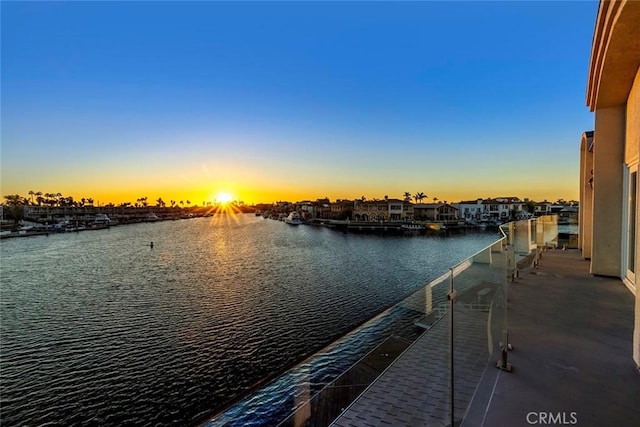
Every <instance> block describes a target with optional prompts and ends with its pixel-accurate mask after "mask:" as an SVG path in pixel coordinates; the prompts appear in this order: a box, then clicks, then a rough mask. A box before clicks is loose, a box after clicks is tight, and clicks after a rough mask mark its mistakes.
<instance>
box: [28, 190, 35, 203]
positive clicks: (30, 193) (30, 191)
mask: <svg viewBox="0 0 640 427" xmlns="http://www.w3.org/2000/svg"><path fill="white" fill-rule="evenodd" d="M34 194H36V193H35V191H33V190H29V196H30V197H31V204H33V195H34Z"/></svg>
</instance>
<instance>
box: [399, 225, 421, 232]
mask: <svg viewBox="0 0 640 427" xmlns="http://www.w3.org/2000/svg"><path fill="white" fill-rule="evenodd" d="M400 228H401V229H403V230H405V231H420V230H422V229H423V227H422V225H420V224H402V225H401V226H400Z"/></svg>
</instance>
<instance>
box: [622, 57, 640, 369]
mask: <svg viewBox="0 0 640 427" xmlns="http://www.w3.org/2000/svg"><path fill="white" fill-rule="evenodd" d="M626 142H627V144H626V147H625V154H624V157H625V163H626V164H627V165H628V166H634V165H635V166H636V167H638V166H639V163H640V68H638V71H637V72H636V77H635V79H634V81H633V86H632V87H631V91H630V92H629V98H628V99H627V133H626ZM639 173H640V171H639ZM638 184H639V185H637V186H636V204H637V205H638V206H636V215H637V217H636V250H635V255H636V260H635V263H636V264H635V270H634V271H635V283H634V285H635V292H636V316H635V327H634V329H633V343H634V345H633V359H634V360H635V362H636V364H638V365H640V271H638V270H640V236H639V235H640V232H639V231H638V230H640V183H638Z"/></svg>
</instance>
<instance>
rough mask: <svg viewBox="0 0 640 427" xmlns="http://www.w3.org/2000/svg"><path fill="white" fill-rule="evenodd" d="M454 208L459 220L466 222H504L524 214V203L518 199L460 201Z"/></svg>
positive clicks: (497, 198)
mask: <svg viewBox="0 0 640 427" xmlns="http://www.w3.org/2000/svg"><path fill="white" fill-rule="evenodd" d="M454 206H455V207H456V208H457V209H458V211H459V212H460V214H459V215H460V218H461V219H464V220H465V221H466V222H480V221H488V220H496V221H500V222H506V221H508V220H509V219H516V218H522V217H523V215H524V214H525V213H526V211H525V203H524V202H523V201H522V200H520V199H519V198H518V197H513V196H510V197H496V198H493V199H476V200H472V201H462V202H460V203H455V204H454Z"/></svg>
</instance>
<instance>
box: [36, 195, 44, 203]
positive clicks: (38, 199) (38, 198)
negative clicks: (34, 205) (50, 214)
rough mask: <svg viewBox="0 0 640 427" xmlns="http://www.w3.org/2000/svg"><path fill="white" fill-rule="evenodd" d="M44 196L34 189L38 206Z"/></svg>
mask: <svg viewBox="0 0 640 427" xmlns="http://www.w3.org/2000/svg"><path fill="white" fill-rule="evenodd" d="M43 201H44V198H43V197H42V191H36V202H38V206H40V205H41V204H42V202H43Z"/></svg>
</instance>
